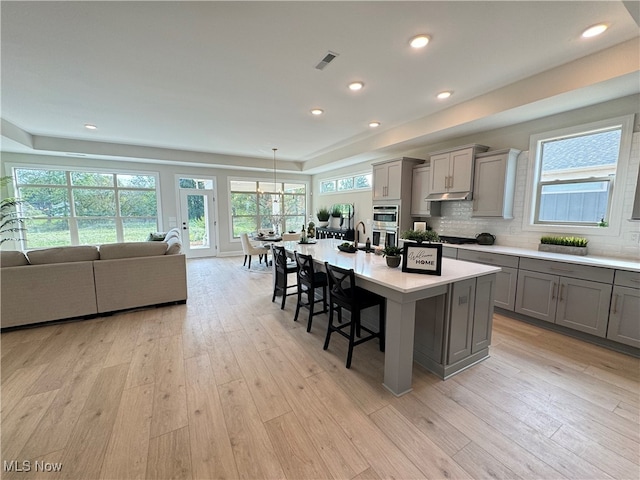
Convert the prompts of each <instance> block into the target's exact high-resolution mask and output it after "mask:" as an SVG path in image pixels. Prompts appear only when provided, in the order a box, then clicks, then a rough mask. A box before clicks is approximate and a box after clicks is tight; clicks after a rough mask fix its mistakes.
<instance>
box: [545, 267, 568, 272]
mask: <svg viewBox="0 0 640 480" xmlns="http://www.w3.org/2000/svg"><path fill="white" fill-rule="evenodd" d="M549 270H552V271H554V272H564V273H571V272H573V270H571V269H570V268H558V267H551V268H549Z"/></svg>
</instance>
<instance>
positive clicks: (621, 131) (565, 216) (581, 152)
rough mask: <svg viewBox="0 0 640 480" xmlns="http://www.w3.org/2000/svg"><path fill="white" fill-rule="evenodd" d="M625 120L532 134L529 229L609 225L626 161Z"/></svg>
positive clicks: (627, 126)
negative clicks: (618, 182)
mask: <svg viewBox="0 0 640 480" xmlns="http://www.w3.org/2000/svg"><path fill="white" fill-rule="evenodd" d="M630 117H631V118H629V117H622V118H618V119H613V120H609V121H603V122H597V123H594V124H589V125H583V126H576V127H573V128H569V129H563V130H560V131H554V132H546V133H542V134H538V135H534V136H532V139H531V150H530V153H531V154H532V155H531V160H532V162H533V165H532V173H533V175H532V178H533V183H532V184H531V186H530V192H531V195H530V202H529V204H528V206H529V207H530V216H529V217H528V218H530V222H531V225H538V226H540V227H541V228H545V227H560V228H565V230H566V229H571V228H580V227H587V228H589V227H598V226H602V225H608V223H609V221H610V219H611V217H612V215H613V214H614V213H615V212H614V199H615V198H616V197H615V193H616V178H619V177H620V174H621V172H623V171H625V170H626V164H627V163H628V152H627V150H629V145H630V135H631V132H630V127H631V124H632V116H630ZM619 190H622V189H619Z"/></svg>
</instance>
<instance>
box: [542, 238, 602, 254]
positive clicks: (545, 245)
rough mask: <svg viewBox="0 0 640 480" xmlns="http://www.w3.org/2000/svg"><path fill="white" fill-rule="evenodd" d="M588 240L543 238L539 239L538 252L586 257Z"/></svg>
mask: <svg viewBox="0 0 640 480" xmlns="http://www.w3.org/2000/svg"><path fill="white" fill-rule="evenodd" d="M588 243H589V240H587V239H586V238H582V237H555V236H545V237H541V238H540V244H539V245H538V251H540V252H552V253H566V254H568V255H586V254H587V253H588V250H587V244H588Z"/></svg>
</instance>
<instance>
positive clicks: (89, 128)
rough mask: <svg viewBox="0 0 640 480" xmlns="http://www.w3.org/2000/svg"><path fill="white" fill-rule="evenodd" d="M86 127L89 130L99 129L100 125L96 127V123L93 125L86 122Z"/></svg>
mask: <svg viewBox="0 0 640 480" xmlns="http://www.w3.org/2000/svg"><path fill="white" fill-rule="evenodd" d="M84 128H86V129H87V130H97V129H98V127H96V126H95V125H92V124H90V123H85V124H84Z"/></svg>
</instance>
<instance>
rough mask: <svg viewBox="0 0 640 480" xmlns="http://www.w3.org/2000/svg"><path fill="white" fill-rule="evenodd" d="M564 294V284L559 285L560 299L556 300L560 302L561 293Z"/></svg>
mask: <svg viewBox="0 0 640 480" xmlns="http://www.w3.org/2000/svg"><path fill="white" fill-rule="evenodd" d="M563 292H564V284H563V283H561V284H560V298H559V299H558V300H560V301H562V293H563Z"/></svg>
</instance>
